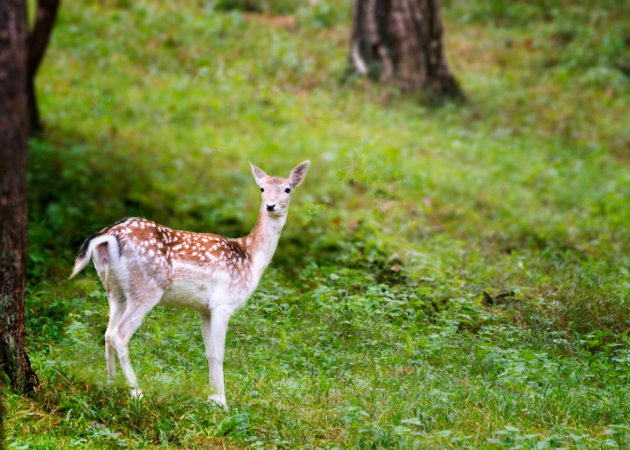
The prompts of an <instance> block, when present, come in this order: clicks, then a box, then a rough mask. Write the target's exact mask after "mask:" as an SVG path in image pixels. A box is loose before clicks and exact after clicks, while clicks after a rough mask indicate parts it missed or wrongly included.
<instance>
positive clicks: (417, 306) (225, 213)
mask: <svg viewBox="0 0 630 450" xmlns="http://www.w3.org/2000/svg"><path fill="white" fill-rule="evenodd" d="M229 3H230V2H222V5H223V7H225V6H226V5H227V6H229ZM541 4H542V3H541ZM279 5H280V3H279ZM287 5H290V3H284V2H281V6H279V8H280V10H278V11H275V10H274V9H273V8H272V7H269V8H268V7H265V8H262V9H261V11H263V12H264V14H253V13H249V12H248V13H241V12H239V10H238V8H237V9H229V8H228V9H227V10H225V9H223V7H222V8H221V9H215V8H214V7H212V5H209V4H206V3H202V2H197V3H194V4H192V3H191V4H189V5H187V6H186V7H185V8H184V7H181V5H175V4H173V5H171V4H167V3H164V2H154V1H150V0H144V1H140V2H124V1H117V2H108V1H106V2H100V3H87V4H80V5H79V4H70V3H64V5H63V6H62V10H61V12H60V17H59V21H58V24H57V27H56V29H55V33H54V35H53V41H52V43H51V47H50V48H49V52H48V53H47V56H46V59H45V62H44V66H43V67H42V71H41V73H40V74H39V78H38V89H39V95H40V101H41V109H42V113H43V116H44V118H45V120H46V124H47V130H46V133H45V135H43V136H41V137H39V138H37V139H35V140H33V141H32V142H31V160H30V164H31V165H30V180H29V181H30V194H29V195H30V216H31V221H30V229H29V239H30V249H29V285H28V289H29V290H28V297H27V321H28V323H27V333H28V339H29V354H30V356H31V358H32V361H33V364H34V365H35V367H36V369H37V371H38V374H39V376H40V379H41V381H42V385H41V386H40V388H39V389H38V391H37V393H36V395H35V396H34V397H33V398H31V399H29V398H24V397H21V396H17V395H14V394H8V396H7V397H6V403H7V405H6V420H5V425H6V436H7V440H6V444H7V446H8V447H9V448H27V447H35V448H74V447H86V448H93V447H96V448H100V447H116V446H130V447H154V446H175V447H212V446H236V447H244V446H262V447H274V446H277V447H295V446H308V447H311V446H317V447H335V446H343V447H355V446H361V447H394V446H396V447H418V446H420V447H426V446H428V447H442V446H449V447H484V446H506V447H527V448H531V447H537V448H545V447H558V446H564V447H567V446H568V447H578V448H585V447H613V448H614V447H624V446H625V447H627V446H628V445H630V427H629V423H630V420H629V418H630V406H629V405H630V398H629V397H630V389H629V384H630V350H629V348H630V337H629V336H628V329H629V328H630V275H629V272H630V261H629V258H628V255H629V254H630V253H629V250H630V249H629V242H630V228H628V224H629V223H630V209H629V208H628V207H627V205H628V202H629V199H630V175H629V174H630V171H628V164H629V162H630V158H629V156H630V153H628V149H629V148H630V131H629V130H630V95H628V94H630V80H629V79H628V74H627V72H624V67H626V64H627V63H628V60H629V59H628V52H627V36H628V34H627V31H628V30H627V29H626V28H624V27H625V26H626V25H625V23H624V21H623V20H622V17H623V13H624V12H627V11H625V10H624V9H623V8H622V6H619V5H617V4H616V3H610V4H608V3H603V4H598V5H590V6H588V7H586V6H579V5H577V4H575V3H573V2H559V1H555V2H554V1H549V2H548V4H547V6H548V7H547V8H542V9H541V8H539V7H537V6H528V5H530V2H527V3H525V2H515V3H514V4H513V5H511V6H506V5H504V4H503V2H484V1H481V0H479V1H476V2H456V1H452V2H447V3H446V5H445V11H444V15H445V19H446V23H445V25H446V38H447V42H446V48H447V51H448V58H449V62H450V64H451V66H452V69H453V71H454V72H455V74H456V75H457V77H458V80H459V81H460V82H461V84H462V86H463V88H464V90H465V92H466V94H467V96H468V98H469V101H468V103H467V104H464V105H457V104H447V105H444V106H443V107H441V108H439V109H435V108H431V107H429V106H426V105H423V104H422V103H419V102H418V101H417V99H415V98H410V97H409V96H406V95H403V94H401V93H399V92H397V91H396V90H394V89H391V88H388V87H383V86H376V85H373V84H371V83H369V82H367V81H366V80H363V79H354V78H351V79H347V80H344V73H345V68H346V58H347V40H348V36H349V23H348V20H349V11H347V10H346V9H345V8H344V7H342V6H334V5H333V3H332V2H320V4H319V5H318V6H317V7H316V8H315V9H309V8H308V7H306V6H304V5H302V4H300V5H299V6H298V7H296V9H295V10H293V12H294V16H292V18H291V19H289V20H287V19H286V18H284V19H282V20H280V19H279V18H278V17H277V16H274V15H272V13H274V12H282V13H286V12H291V11H292V10H291V8H290V6H287ZM624 39H626V41H624ZM624 42H626V44H624ZM306 158H310V159H311V160H312V161H313V165H312V167H311V170H310V172H309V174H308V177H307V180H306V182H305V184H304V185H303V186H301V187H300V189H299V191H298V192H296V196H295V198H294V202H293V204H292V207H291V212H290V213H289V221H288V224H287V227H286V229H285V231H284V233H283V237H282V240H281V242H280V245H279V248H278V251H277V253H276V256H275V257H274V261H273V263H272V266H271V267H270V268H269V270H268V271H267V273H266V274H265V276H264V277H263V279H262V282H261V285H260V287H259V289H258V290H257V292H256V293H255V294H254V296H253V298H252V299H251V300H250V302H249V303H248V305H247V306H246V307H245V308H244V309H243V310H242V311H240V312H239V313H238V314H237V315H235V316H234V318H233V319H232V321H231V327H230V331H229V332H228V343H227V354H226V362H225V372H226V389H227V395H228V403H229V404H230V406H231V409H230V410H229V411H227V412H226V411H221V410H219V409H217V408H215V407H213V406H211V405H208V404H207V403H206V402H205V401H204V399H205V398H206V396H207V394H208V392H207V387H206V385H207V368H206V362H205V357H204V355H203V344H202V340H201V335H200V331H199V324H198V318H197V317H196V316H195V314H194V313H192V312H189V311H176V310H169V309H160V308H158V309H156V310H155V311H154V312H153V313H152V314H151V315H150V316H149V318H148V319H147V320H146V322H145V323H144V324H143V326H142V327H141V328H140V330H139V331H138V332H137V334H136V336H135V337H134V339H133V340H132V344H131V355H132V361H133V363H134V366H135V368H136V371H137V372H138V376H139V379H140V383H141V385H142V387H143V388H144V389H145V390H146V391H147V395H146V397H145V398H143V399H142V400H140V401H136V400H132V399H130V398H129V397H128V395H127V392H126V389H125V387H124V383H123V380H122V376H121V375H119V378H118V380H117V382H116V383H115V384H114V385H111V386H109V385H107V383H106V377H105V364H104V351H103V349H104V339H103V334H104V331H105V326H106V317H107V303H106V299H105V296H104V292H103V289H102V287H101V286H100V284H99V282H98V280H97V278H96V274H95V272H94V271H93V270H90V271H89V272H86V274H85V275H83V276H82V278H80V279H79V280H76V281H75V280H73V281H72V282H68V281H66V280H65V278H66V277H67V275H68V273H69V272H70V268H71V265H72V261H73V258H74V256H75V251H76V250H77V249H78V247H79V245H80V243H81V241H82V239H84V238H85V237H86V236H87V235H89V234H91V233H92V232H94V231H95V230H98V229H99V228H101V227H103V226H105V225H107V224H109V223H111V222H114V221H115V220H118V219H119V218H121V217H124V216H131V215H141V216H146V217H149V218H151V219H154V220H157V221H159V222H161V223H164V224H167V225H170V226H173V227H176V228H183V229H191V230H199V231H212V232H218V233H221V234H224V235H230V236H236V235H239V234H244V233H246V232H247V231H248V230H249V228H250V227H251V226H252V224H253V222H254V220H255V213H256V210H257V202H258V194H257V188H256V186H255V185H254V183H253V181H252V180H251V176H250V174H249V171H248V166H247V160H252V161H253V162H255V163H256V164H258V165H260V166H261V167H262V168H263V169H265V170H266V171H268V172H270V173H274V174H279V175H282V174H286V173H288V171H289V170H290V169H291V167H293V166H294V165H295V164H296V163H298V162H299V161H301V160H303V159H306ZM484 292H485V294H484Z"/></svg>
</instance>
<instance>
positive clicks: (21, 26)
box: [0, 0, 37, 393]
mask: <svg viewBox="0 0 630 450" xmlns="http://www.w3.org/2000/svg"><path fill="white" fill-rule="evenodd" d="M26 40H27V23H26V1H25V0H1V1H0V363H1V364H2V369H3V370H4V372H5V373H6V374H7V375H8V377H9V379H10V381H11V386H12V387H13V389H14V390H16V391H18V392H23V393H26V392H29V391H31V390H32V389H33V387H34V386H35V385H36V383H37V377H36V375H35V373H34V372H33V370H32V369H31V364H30V362H29V359H28V356H27V355H26V351H25V348H24V290H25V280H26V278H25V277H26V225H27V215H26V169H27V155H28V147H27V145H28V142H27V139H28V111H27V108H28V106H27V105H28V103H27V93H26V84H27V83H26V81H27V77H26V74H27V50H26Z"/></svg>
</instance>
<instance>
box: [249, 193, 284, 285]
mask: <svg viewBox="0 0 630 450" xmlns="http://www.w3.org/2000/svg"><path fill="white" fill-rule="evenodd" d="M264 208H265V206H264V205H262V207H261V208H260V211H259V213H258V220H257V221H256V225H254V228H253V229H252V232H251V233H249V234H248V235H247V236H245V237H244V238H243V243H244V246H245V249H246V250H247V252H248V253H249V254H250V255H251V258H252V273H253V275H254V279H255V280H256V283H257V282H258V280H259V279H260V277H261V276H262V273H263V272H264V271H265V269H266V268H267V266H268V265H269V263H270V262H271V258H273V254H274V253H275V252H276V247H277V246H278V241H279V240H280V234H281V233H282V228H283V227H284V223H285V222H286V220H287V216H286V214H285V215H282V216H279V217H270V216H269V215H268V214H267V213H266V211H265V209H264Z"/></svg>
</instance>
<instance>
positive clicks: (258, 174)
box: [249, 162, 267, 186]
mask: <svg viewBox="0 0 630 450" xmlns="http://www.w3.org/2000/svg"><path fill="white" fill-rule="evenodd" d="M249 166H250V167H251V168H252V174H253V175H254V180H256V184H257V185H258V186H261V185H262V182H263V180H264V179H265V178H266V177H267V174H266V173H265V171H264V170H262V169H261V168H260V167H257V166H255V165H254V164H252V163H251V162H250V163H249Z"/></svg>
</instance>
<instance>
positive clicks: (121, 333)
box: [70, 161, 310, 408]
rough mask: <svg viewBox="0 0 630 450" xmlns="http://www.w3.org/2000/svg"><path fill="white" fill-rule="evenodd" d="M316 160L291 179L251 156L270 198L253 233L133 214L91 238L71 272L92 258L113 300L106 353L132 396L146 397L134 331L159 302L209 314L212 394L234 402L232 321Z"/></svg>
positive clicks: (110, 368)
mask: <svg viewBox="0 0 630 450" xmlns="http://www.w3.org/2000/svg"><path fill="white" fill-rule="evenodd" d="M309 164H310V161H304V162H303V163H301V164H299V165H297V166H296V167H295V168H294V169H293V170H292V171H291V174H290V175H289V178H280V177H273V176H269V175H267V174H266V173H265V172H264V171H263V170H262V169H260V168H258V167H256V166H255V165H253V164H251V163H250V165H251V169H252V173H253V175H254V179H255V180H256V184H257V185H258V186H259V187H260V191H261V193H262V203H261V206H260V212H259V214H258V220H257V221H256V224H255V225H254V228H253V229H252V231H251V233H250V234H248V235H247V236H244V237H241V238H237V239H230V238H225V237H221V236H217V235H215V234H205V233H192V232H188V231H178V230H173V229H171V228H168V227H165V226H162V225H159V224H157V223H155V222H152V221H150V220H146V219H141V218H129V219H125V220H122V221H120V222H117V223H115V224H113V225H110V226H108V227H106V228H104V229H103V230H101V231H100V232H98V233H96V234H95V235H93V236H91V237H89V238H88V239H87V240H86V241H85V243H84V244H83V247H82V248H81V251H80V253H79V256H78V257H77V259H76V262H75V263H74V270H73V272H72V275H70V278H72V277H74V276H75V275H76V274H77V273H79V272H80V271H81V270H82V269H83V268H84V267H85V266H86V265H87V264H88V262H89V259H90V257H91V258H92V262H93V263H94V267H95V268H96V271H97V272H98V276H99V278H100V279H101V281H102V283H103V286H104V287H105V290H106V291H107V298H108V301H109V323H108V325H107V331H106V332H105V359H106V361H107V375H108V378H109V379H110V380H113V378H114V376H115V374H116V360H115V356H114V350H115V351H116V354H118V360H119V362H120V367H121V369H122V371H123V373H124V375H125V378H126V380H127V383H128V384H129V386H130V387H131V395H133V396H141V395H142V393H141V391H140V388H139V385H138V379H137V378H136V374H135V372H134V371H133V368H132V367H131V363H130V360H129V350H128V346H129V341H130V339H131V337H132V336H133V334H134V332H135V331H136V330H137V329H138V327H139V326H140V325H141V324H142V320H143V319H144V317H145V316H146V315H147V313H148V312H149V311H151V309H152V308H153V307H154V306H155V305H157V304H158V303H162V304H170V305H175V306H182V307H189V308H193V309H195V310H197V311H198V312H199V315H200V316H201V332H202V335H203V342H204V345H205V349H206V357H207V358H208V366H209V378H210V389H211V394H210V397H209V398H208V400H209V401H214V402H217V403H219V404H220V405H222V406H223V407H224V408H227V403H226V399H225V390H224V386H223V357H224V354H225V335H226V332H227V326H228V322H229V320H230V317H231V316H232V314H234V312H235V311H236V310H238V309H239V308H241V307H242V306H243V305H245V303H246V302H247V300H248V299H249V298H250V296H251V295H252V293H253V292H254V290H255V289H256V286H258V282H259V281H260V277H261V276H262V273H263V271H264V270H265V268H266V267H267V266H268V265H269V263H270V261H271V258H272V257H273V254H274V252H275V251H276V247H277V245H278V240H279V239H280V233H281V232H282V228H283V226H284V223H285V222H286V219H287V212H288V209H289V199H290V196H291V193H292V192H293V190H294V189H295V188H296V187H297V186H298V185H299V184H300V183H301V182H302V180H303V179H304V177H305V176H306V172H307V170H308V166H309Z"/></svg>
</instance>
